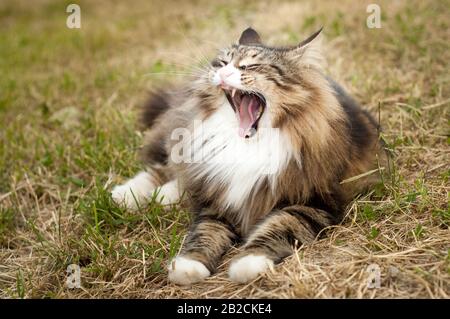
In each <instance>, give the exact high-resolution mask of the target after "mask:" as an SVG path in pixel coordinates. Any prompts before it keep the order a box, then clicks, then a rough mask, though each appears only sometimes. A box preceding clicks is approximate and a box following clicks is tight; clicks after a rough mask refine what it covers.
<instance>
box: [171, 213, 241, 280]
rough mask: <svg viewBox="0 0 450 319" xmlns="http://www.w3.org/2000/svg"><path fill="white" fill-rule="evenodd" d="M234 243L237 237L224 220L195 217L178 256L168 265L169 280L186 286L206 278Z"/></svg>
mask: <svg viewBox="0 0 450 319" xmlns="http://www.w3.org/2000/svg"><path fill="white" fill-rule="evenodd" d="M236 240H237V235H236V234H235V232H234V231H233V228H232V226H231V225H230V224H228V223H227V222H226V221H224V220H220V219H216V218H213V217H209V216H202V215H200V216H197V217H196V219H195V222H194V223H193V225H192V226H191V229H190V231H189V233H188V236H187V238H186V241H185V243H184V246H183V248H182V250H181V253H180V254H179V255H178V256H177V257H175V258H174V259H173V260H172V261H171V262H170V263H169V280H170V281H171V282H174V283H176V284H179V285H189V284H192V283H196V282H199V281H202V280H203V279H205V278H206V277H209V276H210V275H211V273H212V272H214V271H215V270H216V267H217V265H218V264H219V261H220V258H221V257H222V255H223V254H224V253H225V252H226V251H227V250H228V249H229V248H230V247H231V245H233V243H234V242H235V241H236Z"/></svg>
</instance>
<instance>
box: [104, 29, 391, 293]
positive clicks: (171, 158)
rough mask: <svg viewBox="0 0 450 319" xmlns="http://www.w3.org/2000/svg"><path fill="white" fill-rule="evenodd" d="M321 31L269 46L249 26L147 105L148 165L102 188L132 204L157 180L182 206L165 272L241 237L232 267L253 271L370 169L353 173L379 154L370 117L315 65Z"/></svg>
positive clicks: (196, 269) (316, 224)
mask: <svg viewBox="0 0 450 319" xmlns="http://www.w3.org/2000/svg"><path fill="white" fill-rule="evenodd" d="M320 31H321V30H319V31H318V32H316V33H314V34H313V35H311V36H310V37H309V38H307V39H306V40H304V41H303V42H301V43H300V44H299V45H296V46H293V47H281V48H279V47H269V46H266V45H264V44H262V43H261V40H260V37H259V35H258V34H257V33H256V31H254V30H253V29H251V28H248V29H246V30H245V31H244V32H243V33H242V35H241V37H240V39H239V41H238V43H237V44H234V45H232V46H230V47H229V48H226V49H224V50H222V51H221V52H220V53H219V55H218V56H217V57H216V58H215V59H214V60H213V61H212V62H211V64H210V65H209V66H208V69H205V72H204V73H203V74H202V75H201V76H199V77H198V78H197V79H196V81H194V82H193V83H189V84H188V85H186V87H183V88H178V89H170V90H166V91H164V92H159V93H157V94H154V96H153V97H152V99H151V100H150V102H149V103H148V105H147V106H146V109H145V114H144V120H145V122H146V125H147V128H148V132H147V135H146V144H145V145H146V146H145V148H144V155H145V163H146V165H147V167H148V168H147V170H146V171H144V172H140V173H139V174H138V175H136V176H135V177H134V178H132V179H130V180H129V181H127V182H126V183H125V184H123V185H120V186H116V187H115V188H114V189H113V191H112V197H113V199H114V200H115V201H116V202H118V203H120V204H123V205H126V206H127V207H128V208H130V209H134V208H136V207H137V206H139V205H145V204H146V203H148V201H149V200H150V199H151V198H152V194H153V193H154V191H155V190H156V191H157V194H158V195H157V196H158V199H159V200H160V201H161V202H162V203H163V204H172V203H179V202H180V201H181V204H182V205H185V206H186V207H187V208H188V209H189V210H190V211H191V212H192V214H193V224H192V225H191V229H190V231H189V233H188V236H187V238H186V240H185V242H184V246H183V248H182V250H181V253H180V255H179V256H177V257H176V258H175V259H174V260H172V261H171V262H170V263H169V280H170V281H172V282H174V283H178V284H191V283H195V282H199V281H201V280H203V279H205V278H206V277H208V276H210V274H211V273H212V272H214V271H215V269H216V267H217V266H218V264H219V262H220V259H221V256H222V255H223V254H224V253H225V252H226V251H227V250H228V249H229V248H230V247H231V246H232V245H234V244H240V243H242V246H241V247H240V253H239V254H238V255H237V256H236V257H235V258H234V260H233V261H232V262H231V263H230V267H229V276H230V279H231V280H233V281H235V282H241V283H243V282H247V281H250V280H252V279H254V278H256V277H257V276H258V275H259V274H260V273H262V272H264V271H266V270H267V269H268V268H269V267H271V266H272V265H274V264H275V263H277V262H279V261H281V260H282V259H283V258H284V257H286V256H289V255H290V254H292V252H293V250H294V248H295V247H294V246H295V245H296V244H297V245H301V244H306V243H310V242H311V241H313V240H314V239H315V238H316V237H317V235H318V234H319V232H320V231H321V230H322V229H324V228H325V227H327V226H330V225H333V224H336V223H338V222H340V221H341V219H342V217H343V214H344V211H345V208H346V206H347V205H348V204H349V202H350V201H351V200H352V199H353V198H354V196H355V195H356V194H357V193H359V192H361V191H363V190H364V189H366V188H367V186H369V185H370V184H371V183H373V180H374V177H375V178H376V177H377V176H378V175H379V174H377V173H375V174H370V175H369V176H365V175H364V174H363V173H366V172H369V171H371V170H374V169H376V168H377V167H378V166H377V163H384V159H385V158H386V156H385V153H384V150H383V147H382V146H381V143H380V141H379V138H378V127H377V124H376V123H375V121H374V120H373V119H372V117H371V116H370V115H369V114H368V113H367V112H365V111H363V110H362V109H360V108H359V107H358V106H357V104H356V103H355V102H354V100H353V99H352V98H350V97H349V96H348V95H347V94H346V93H345V92H344V90H343V89H342V88H341V87H340V86H338V85H337V84H336V83H335V82H333V81H332V80H331V79H329V78H328V77H326V76H325V75H324V74H323V70H322V67H321V63H322V57H321V54H320V50H319V46H318V44H317V40H315V39H316V37H317V36H318V35H319V34H320ZM358 175H363V176H365V177H364V178H357V179H352V180H354V181H353V182H351V181H350V182H348V181H347V182H345V183H342V181H343V180H346V179H349V178H350V177H352V176H358ZM181 198H182V199H181ZM180 199H181V200H180Z"/></svg>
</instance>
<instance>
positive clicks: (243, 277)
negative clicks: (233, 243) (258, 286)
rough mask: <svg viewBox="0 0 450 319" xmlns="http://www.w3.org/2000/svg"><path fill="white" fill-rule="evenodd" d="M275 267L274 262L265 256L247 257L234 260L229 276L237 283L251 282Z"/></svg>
mask: <svg viewBox="0 0 450 319" xmlns="http://www.w3.org/2000/svg"><path fill="white" fill-rule="evenodd" d="M272 266H273V261H272V260H271V259H269V258H267V257H266V256H263V255H247V256H244V257H240V258H238V259H236V260H234V261H233V262H232V263H231V265H230V269H229V270H228V275H229V277H230V279H231V280H232V281H234V282H237V283H241V284H243V283H246V282H249V281H251V280H253V279H255V278H256V277H258V276H259V275H260V274H262V273H264V272H266V271H267V269H269V268H270V267H272Z"/></svg>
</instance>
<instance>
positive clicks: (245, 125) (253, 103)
mask: <svg viewBox="0 0 450 319" xmlns="http://www.w3.org/2000/svg"><path fill="white" fill-rule="evenodd" d="M257 110H258V101H257V99H256V98H255V97H253V96H250V95H244V96H243V97H242V100H241V104H240V106H239V113H238V117H239V136H240V137H245V136H247V135H248V136H250V135H251V134H250V131H251V130H252V125H253V123H255V120H256V111H257Z"/></svg>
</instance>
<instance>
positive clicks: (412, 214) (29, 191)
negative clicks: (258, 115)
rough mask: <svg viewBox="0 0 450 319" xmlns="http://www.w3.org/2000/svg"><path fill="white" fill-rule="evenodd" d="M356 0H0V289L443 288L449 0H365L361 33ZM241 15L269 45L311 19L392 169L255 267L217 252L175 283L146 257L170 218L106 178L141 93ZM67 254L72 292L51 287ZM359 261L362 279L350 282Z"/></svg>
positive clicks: (167, 233) (173, 225) (263, 292)
mask: <svg viewBox="0 0 450 319" xmlns="http://www.w3.org/2000/svg"><path fill="white" fill-rule="evenodd" d="M368 3H369V2H359V1H358V2H341V1H339V2H337V1H324V2H316V1H304V2H297V1H295V2H293V1H292V2H291V1H283V2H279V1H264V2H247V1H242V2H239V1H220V2H214V4H211V2H207V1H183V2H179V3H172V2H168V1H134V2H133V5H130V4H128V3H124V2H122V3H119V2H110V1H108V2H106V1H96V2H92V1H84V2H83V1H81V3H80V5H81V8H82V29H81V30H68V29H66V28H65V18H66V14H65V5H66V3H65V2H54V1H43V0H41V1H36V2H33V5H30V4H29V2H28V1H19V2H18V1H6V2H2V3H1V4H0V16H1V19H0V27H1V28H2V33H3V32H4V34H2V37H1V38H0V71H1V74H2V78H1V79H0V90H1V94H0V118H1V121H2V123H1V124H2V128H1V135H0V138H1V144H0V155H1V157H0V174H1V175H0V176H1V180H0V214H1V215H0V297H4V298H17V297H25V298H31V297H38V298H42V297H53V298H109V297H111V298H131V297H138V298H173V297H177V298H178V297H183V298H199V297H200V298H216V297H223V298H255V297H269V298H299V297H300V298H304V297H306V298H324V297H332V298H398V297H406V298H448V297H449V294H450V245H449V243H450V232H449V228H448V227H449V224H450V212H449V206H448V200H449V184H448V179H449V176H450V165H449V163H450V161H449V159H450V158H449V153H450V152H449V127H448V124H449V122H448V119H449V117H448V115H449V104H450V92H449V81H450V78H449V73H448V61H449V60H450V50H449V49H450V48H449V39H450V25H449V22H448V16H449V13H450V12H449V8H450V3H449V2H448V1H395V2H390V1H386V2H385V1H380V2H379V4H380V6H381V9H382V13H383V21H382V28H381V29H372V30H371V29H368V28H367V27H366V25H365V20H366V17H367V13H366V5H367V4H368ZM247 25H253V26H254V27H255V28H256V29H258V30H259V31H260V32H261V34H262V35H263V36H264V37H265V38H266V39H267V41H268V42H269V43H272V44H276V43H283V44H286V43H294V42H295V41H299V40H301V38H302V37H304V36H306V35H307V34H308V33H310V32H311V31H313V30H315V29H316V28H317V27H318V26H320V25H323V26H324V30H325V52H324V53H325V56H326V57H327V60H328V64H329V65H328V68H327V70H328V71H329V73H330V74H331V75H332V76H333V77H334V78H336V79H337V80H338V81H339V82H340V83H342V84H343V85H344V86H345V87H347V88H348V90H349V91H350V92H351V93H352V94H353V95H354V96H356V98H357V99H358V100H359V101H360V102H361V103H363V105H365V107H367V108H368V109H369V110H371V111H372V112H373V113H374V114H377V113H378V110H380V119H381V123H382V126H383V128H384V132H383V137H384V139H385V140H386V141H387V142H388V143H389V145H390V147H391V148H392V149H393V150H394V152H395V167H396V170H395V172H394V173H393V175H392V176H391V177H390V179H389V180H386V181H385V182H384V184H383V185H380V186H379V187H378V188H377V189H376V190H374V192H372V193H371V194H369V195H367V196H364V197H361V198H359V199H358V200H356V201H355V202H354V203H353V204H352V205H351V207H349V209H348V213H347V218H346V219H345V221H344V222H343V223H342V224H341V225H339V226H336V227H333V228H332V229H328V230H327V231H326V233H327V237H326V238H324V239H321V240H318V241H317V242H316V243H314V244H312V245H310V246H308V247H302V248H301V249H300V250H299V251H298V253H297V254H296V255H294V256H292V257H291V258H289V259H287V260H285V261H284V262H283V263H282V264H281V265H278V266H276V267H275V268H274V269H273V271H272V272H270V273H269V274H267V275H264V276H263V277H261V278H258V279H257V280H255V281H254V282H251V283H249V284H247V285H236V284H233V283H231V282H229V281H228V279H227V276H226V269H227V263H228V261H229V258H228V257H229V256H227V258H225V259H224V262H223V264H222V265H221V267H220V271H219V272H218V273H217V274H216V275H214V276H213V277H211V278H209V279H208V280H207V281H206V282H204V283H202V284H197V285H194V286H193V287H190V288H183V287H177V286H175V285H172V284H169V283H168V282H167V280H166V272H165V267H164V265H165V263H166V262H167V260H168V259H169V258H170V256H173V254H175V253H176V251H177V249H178V248H179V247H180V243H181V241H182V239H183V236H184V235H185V231H186V225H187V224H188V214H187V213H186V212H183V211H179V210H178V209H173V210H170V211H163V210H162V209H161V207H158V206H157V205H153V206H151V207H150V208H149V209H145V210H142V211H141V212H140V214H137V215H133V214H131V213H129V212H125V211H123V210H121V209H120V208H118V207H115V206H114V205H113V204H112V203H111V201H110V198H109V197H108V193H107V189H108V188H109V186H110V185H111V184H112V183H117V182H119V181H120V180H121V179H123V178H125V177H126V176H130V175H132V174H133V173H134V172H136V171H137V170H138V169H139V163H138V162H137V158H136V149H137V148H138V147H139V146H140V143H141V135H140V134H139V132H137V129H136V128H137V125H136V113H137V112H136V110H137V109H136V106H137V105H138V104H139V103H140V102H141V101H142V100H143V99H144V98H145V90H146V89H147V88H149V87H151V86H154V85H160V84H161V83H163V82H164V81H175V80H180V79H185V78H186V77H184V76H183V75H182V74H184V73H185V72H187V70H189V68H186V66H189V65H191V64H192V63H199V62H200V60H201V59H202V58H203V56H211V54H213V52H214V51H213V50H214V48H216V47H220V46H222V45H224V44H227V43H229V42H230V41H234V40H235V38H236V37H237V36H238V34H239V32H240V31H241V30H242V29H243V28H244V27H246V26H247ZM68 110H69V111H68ZM55 114H56V115H55ZM67 114H69V115H67ZM69 118H70V121H68V119H69ZM105 189H106V190H105ZM232 254H234V252H230V254H229V255H232ZM70 263H77V264H79V265H81V266H82V288H81V289H68V288H67V287H66V286H65V278H66V274H65V269H66V267H67V265H68V264H70ZM373 263H376V264H377V265H379V267H380V270H381V287H380V288H378V289H369V288H367V278H368V273H367V271H366V270H367V267H368V266H369V265H370V264H373Z"/></svg>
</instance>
